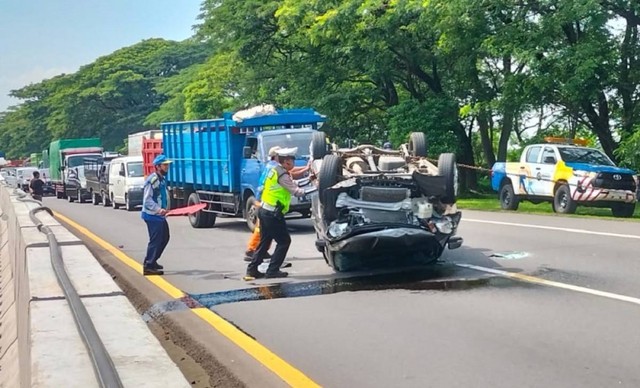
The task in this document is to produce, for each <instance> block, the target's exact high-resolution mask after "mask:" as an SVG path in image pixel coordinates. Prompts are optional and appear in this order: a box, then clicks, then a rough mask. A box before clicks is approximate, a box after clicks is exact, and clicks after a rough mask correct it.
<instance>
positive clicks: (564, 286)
mask: <svg viewBox="0 0 640 388" xmlns="http://www.w3.org/2000/svg"><path fill="white" fill-rule="evenodd" d="M456 265H457V266H458V267H463V268H469V269H474V270H476V271H482V272H486V273H491V274H495V275H500V276H504V277H507V278H511V279H516V280H520V281H523V282H527V283H533V284H540V285H543V286H549V287H555V288H562V289H564V290H569V291H575V292H581V293H583V294H589V295H594V296H600V297H603V298H608V299H614V300H619V301H621V302H627V303H633V304H637V305H640V298H634V297H632V296H627V295H620V294H614V293H613V292H607V291H600V290H595V289H593V288H587V287H581V286H574V285H573V284H567V283H561V282H555V281H553V280H546V279H542V278H539V277H535V276H531V275H524V274H521V273H515V272H508V271H503V270H501V269H495V268H487V267H481V266H478V265H472V264H456Z"/></svg>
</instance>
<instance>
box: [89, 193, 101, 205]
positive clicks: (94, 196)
mask: <svg viewBox="0 0 640 388" xmlns="http://www.w3.org/2000/svg"><path fill="white" fill-rule="evenodd" d="M99 203H100V201H98V194H96V192H95V191H92V192H91V204H92V205H93V206H98V204H99Z"/></svg>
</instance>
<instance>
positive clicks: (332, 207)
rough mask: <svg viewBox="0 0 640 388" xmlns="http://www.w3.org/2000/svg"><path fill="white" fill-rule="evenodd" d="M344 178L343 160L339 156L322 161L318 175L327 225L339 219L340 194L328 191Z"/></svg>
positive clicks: (330, 155) (327, 157)
mask: <svg viewBox="0 0 640 388" xmlns="http://www.w3.org/2000/svg"><path fill="white" fill-rule="evenodd" d="M341 176H342V158H340V157H339V156H338V155H332V154H329V155H326V156H325V157H324V158H323V159H322V167H321V168H320V173H319V174H318V191H319V195H320V203H321V204H322V208H323V214H322V217H323V218H324V220H325V224H326V225H329V224H330V223H331V221H333V220H335V219H336V218H338V209H337V208H336V200H337V199H338V193H336V192H335V191H331V190H327V189H328V188H329V187H331V186H333V185H335V184H336V183H338V182H339V181H340V177H341Z"/></svg>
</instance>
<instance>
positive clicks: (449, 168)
mask: <svg viewBox="0 0 640 388" xmlns="http://www.w3.org/2000/svg"><path fill="white" fill-rule="evenodd" d="M438 173H439V174H440V175H441V176H444V179H445V186H444V187H445V195H444V196H443V197H442V199H441V201H442V203H444V204H447V205H453V204H454V203H456V199H457V197H458V165H457V164H456V155H455V154H441V155H440V157H439V158H438Z"/></svg>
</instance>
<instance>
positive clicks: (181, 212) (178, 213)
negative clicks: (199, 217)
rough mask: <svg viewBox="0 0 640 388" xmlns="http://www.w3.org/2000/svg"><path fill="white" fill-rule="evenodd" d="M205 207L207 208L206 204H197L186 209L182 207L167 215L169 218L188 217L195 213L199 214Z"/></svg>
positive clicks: (170, 211)
mask: <svg viewBox="0 0 640 388" xmlns="http://www.w3.org/2000/svg"><path fill="white" fill-rule="evenodd" d="M205 207H207V204H206V203H197V204H195V205H191V206H186V207H180V208H177V209H172V210H169V211H168V212H167V214H166V216H167V217H171V216H188V215H191V214H194V213H197V212H199V211H200V210H202V209H204V208H205Z"/></svg>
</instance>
